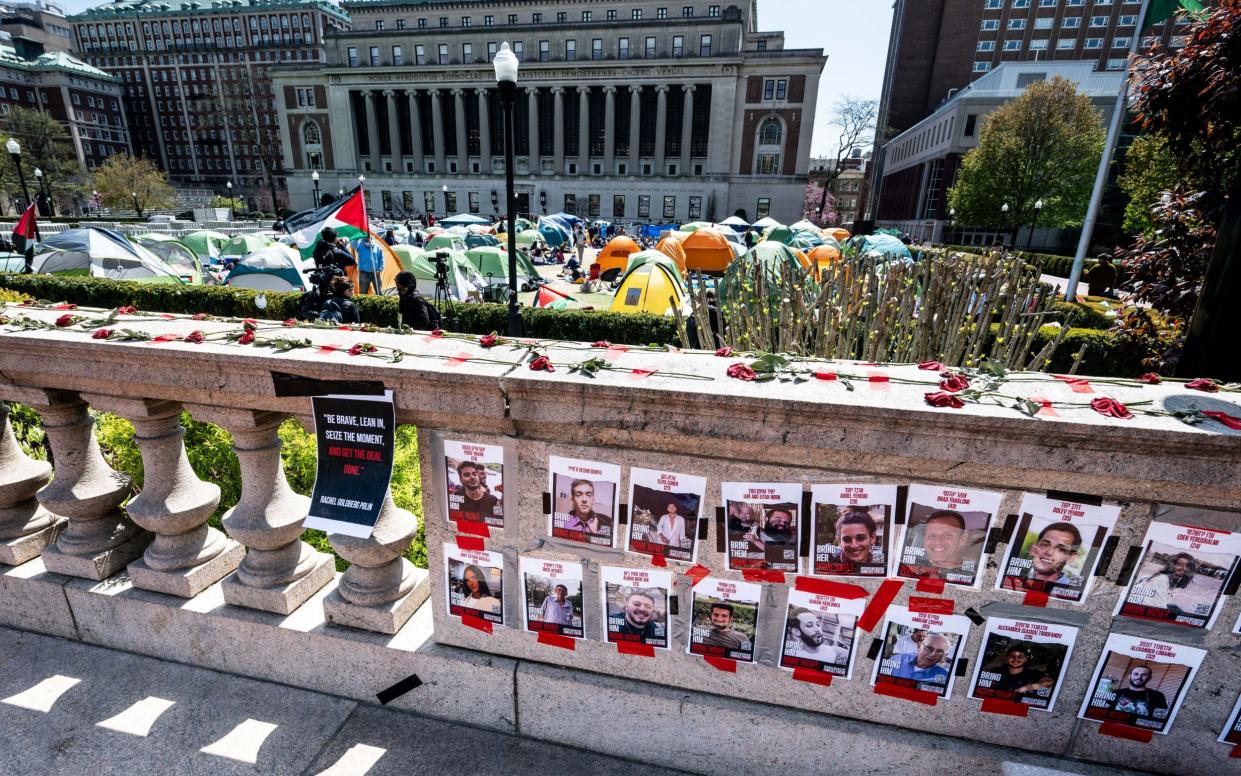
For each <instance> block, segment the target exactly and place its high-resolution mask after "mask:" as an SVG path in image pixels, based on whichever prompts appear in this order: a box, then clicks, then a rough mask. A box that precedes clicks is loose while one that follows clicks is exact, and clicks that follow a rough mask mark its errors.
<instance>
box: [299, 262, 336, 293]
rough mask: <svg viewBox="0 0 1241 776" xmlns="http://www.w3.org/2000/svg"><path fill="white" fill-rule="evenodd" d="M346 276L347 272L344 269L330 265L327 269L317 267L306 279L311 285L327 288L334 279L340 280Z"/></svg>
mask: <svg viewBox="0 0 1241 776" xmlns="http://www.w3.org/2000/svg"><path fill="white" fill-rule="evenodd" d="M344 276H345V271H344V270H343V269H341V268H340V267H337V266H335V265H328V266H325V267H315V268H314V269H313V270H311V272H310V274H309V275H307V276H306V278H307V279H308V280H309V281H310V283H311V285H313V286H315V287H317V288H325V287H327V285H328V284H329V283H331V282H332V278H340V277H344Z"/></svg>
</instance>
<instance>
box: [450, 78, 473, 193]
mask: <svg viewBox="0 0 1241 776" xmlns="http://www.w3.org/2000/svg"><path fill="white" fill-rule="evenodd" d="M452 102H453V108H454V109H455V110H456V116H457V120H456V122H455V123H456V125H457V172H462V173H463V172H468V171H469V169H470V147H469V146H468V145H466V142H465V129H466V127H465V90H464V89H453V90H452Z"/></svg>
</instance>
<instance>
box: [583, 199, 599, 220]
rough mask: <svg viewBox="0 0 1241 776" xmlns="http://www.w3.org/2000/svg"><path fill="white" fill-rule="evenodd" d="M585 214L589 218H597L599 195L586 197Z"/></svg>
mask: <svg viewBox="0 0 1241 776" xmlns="http://www.w3.org/2000/svg"><path fill="white" fill-rule="evenodd" d="M586 212H587V214H588V215H589V216H590V217H591V218H598V217H599V195H598V194H588V195H586Z"/></svg>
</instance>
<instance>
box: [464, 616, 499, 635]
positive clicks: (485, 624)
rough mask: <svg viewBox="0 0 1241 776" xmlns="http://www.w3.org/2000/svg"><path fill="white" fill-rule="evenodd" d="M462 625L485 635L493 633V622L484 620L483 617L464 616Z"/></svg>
mask: <svg viewBox="0 0 1241 776" xmlns="http://www.w3.org/2000/svg"><path fill="white" fill-rule="evenodd" d="M461 624H462V625H464V626H465V627H467V628H473V629H475V630H480V631H482V632H483V633H491V632H492V630H491V620H484V619H483V618H482V617H472V616H470V615H468V614H467V615H463V616H462V617H461Z"/></svg>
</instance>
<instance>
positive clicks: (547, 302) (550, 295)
mask: <svg viewBox="0 0 1241 776" xmlns="http://www.w3.org/2000/svg"><path fill="white" fill-rule="evenodd" d="M572 301H575V300H574V299H573V297H571V296H569V295H568V294H562V293H560V292H559V291H555V290H553V289H552V288H550V287H548V286H546V285H541V286H539V288H538V290H537V291H535V292H534V306H535V307H553V306H554V307H560V308H563V307H564V306H565V305H567V304H568V303H569V302H572Z"/></svg>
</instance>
